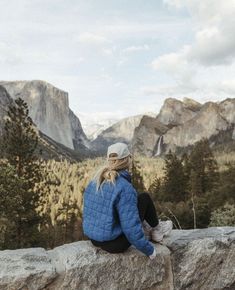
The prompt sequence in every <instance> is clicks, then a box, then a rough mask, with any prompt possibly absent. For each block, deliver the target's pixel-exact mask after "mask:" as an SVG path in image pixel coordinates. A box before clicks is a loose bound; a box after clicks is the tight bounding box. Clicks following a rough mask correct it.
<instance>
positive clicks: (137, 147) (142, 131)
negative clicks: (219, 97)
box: [133, 98, 235, 156]
mask: <svg viewBox="0 0 235 290" xmlns="http://www.w3.org/2000/svg"><path fill="white" fill-rule="evenodd" d="M234 112H235V99H232V98H229V99H226V100H224V101H222V102H217V103H214V102H206V103H205V104H200V103H198V102H196V101H194V100H192V99H184V100H183V101H180V100H177V99H174V98H168V99H166V100H165V102H164V104H163V106H162V108H161V110H160V112H159V114H158V115H157V117H156V121H158V123H154V120H151V122H141V123H140V125H139V127H138V128H137V129H136V130H135V133H134V137H133V150H134V151H135V152H139V153H140V154H143V155H148V156H155V155H159V154H161V153H162V152H168V151H169V150H172V151H176V150H177V149H179V148H186V147H188V146H191V145H193V144H194V143H196V142H197V141H199V140H200V139H202V138H203V137H205V138H208V139H211V144H212V145H213V146H215V145H216V144H217V143H220V144H221V138H222V137H221V136H225V135H226V140H225V139H224V143H228V142H229V143H231V146H232V147H233V148H234V150H235V142H234V140H235V114H234ZM153 124H156V125H153ZM162 125H165V126H166V127H165V130H162V132H161V131H160V130H158V128H159V127H161V126H162ZM155 126H156V129H155V130H153V128H154V127H155ZM223 132H224V133H223ZM212 140H213V141H212ZM155 142H156V143H155ZM156 151H157V152H156Z"/></svg>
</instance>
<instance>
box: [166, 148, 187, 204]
mask: <svg viewBox="0 0 235 290" xmlns="http://www.w3.org/2000/svg"><path fill="white" fill-rule="evenodd" d="M164 171H165V176H164V179H163V188H162V190H163V195H162V198H163V201H175V202H178V201H182V200H184V199H185V195H186V187H187V179H186V176H185V173H184V168H183V165H182V163H181V160H180V159H179V158H178V157H177V156H176V154H175V153H172V152H171V150H170V151H169V153H168V154H166V156H165V167H164Z"/></svg>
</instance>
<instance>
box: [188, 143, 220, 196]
mask: <svg viewBox="0 0 235 290" xmlns="http://www.w3.org/2000/svg"><path fill="white" fill-rule="evenodd" d="M190 164H191V174H190V182H189V188H190V191H191V192H193V193H194V194H196V195H198V196H199V195H202V194H203V193H205V192H206V191H210V190H211V189H212V188H213V187H214V186H215V185H216V184H217V182H218V180H219V173H218V165H217V162H216V160H215V158H214V156H213V153H212V151H211V149H210V146H209V141H208V139H205V138H204V139H202V140H200V141H199V142H197V143H196V144H195V146H194V147H193V150H192V152H191V154H190Z"/></svg>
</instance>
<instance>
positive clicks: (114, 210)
mask: <svg viewBox="0 0 235 290" xmlns="http://www.w3.org/2000/svg"><path fill="white" fill-rule="evenodd" d="M118 172H119V176H118V177H117V178H116V183H115V186H114V185H113V184H112V183H110V182H105V183H104V184H103V186H102V190H101V189H99V191H97V192H95V191H96V189H95V186H96V184H95V181H93V180H91V181H90V183H89V184H88V186H87V187H86V189H85V191H84V197H83V222H82V226H83V231H84V234H85V235H86V236H87V237H88V238H90V239H93V240H96V241H109V240H113V239H115V238H117V237H118V236H119V235H120V234H122V233H124V234H125V236H126V237H127V239H128V241H129V242H130V243H131V244H132V245H134V246H135V247H136V248H137V249H138V250H139V251H141V252H143V253H144V254H145V255H147V256H149V255H151V254H152V253H153V251H154V247H153V245H152V243H151V242H149V241H148V240H147V239H146V238H145V235H144V231H143V228H142V224H141V220H140V217H139V212H138V207H137V194H138V193H137V192H136V190H135V188H134V187H133V185H132V184H131V175H130V173H129V172H128V171H127V170H120V171H118Z"/></svg>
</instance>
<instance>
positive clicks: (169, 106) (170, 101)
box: [157, 98, 202, 126]
mask: <svg viewBox="0 0 235 290" xmlns="http://www.w3.org/2000/svg"><path fill="white" fill-rule="evenodd" d="M201 107H202V105H201V104H200V103H198V102H196V101H194V100H192V99H188V98H185V99H184V100H183V102H181V101H179V100H177V99H174V98H167V99H166V100H165V102H164V104H163V106H162V108H161V110H160V112H159V114H158V115H157V120H158V121H160V122H161V123H163V124H165V125H171V126H177V125H180V124H183V123H184V122H187V121H188V120H190V119H192V118H193V117H194V116H195V115H196V114H197V112H198V111H199V110H200V109H201Z"/></svg>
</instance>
